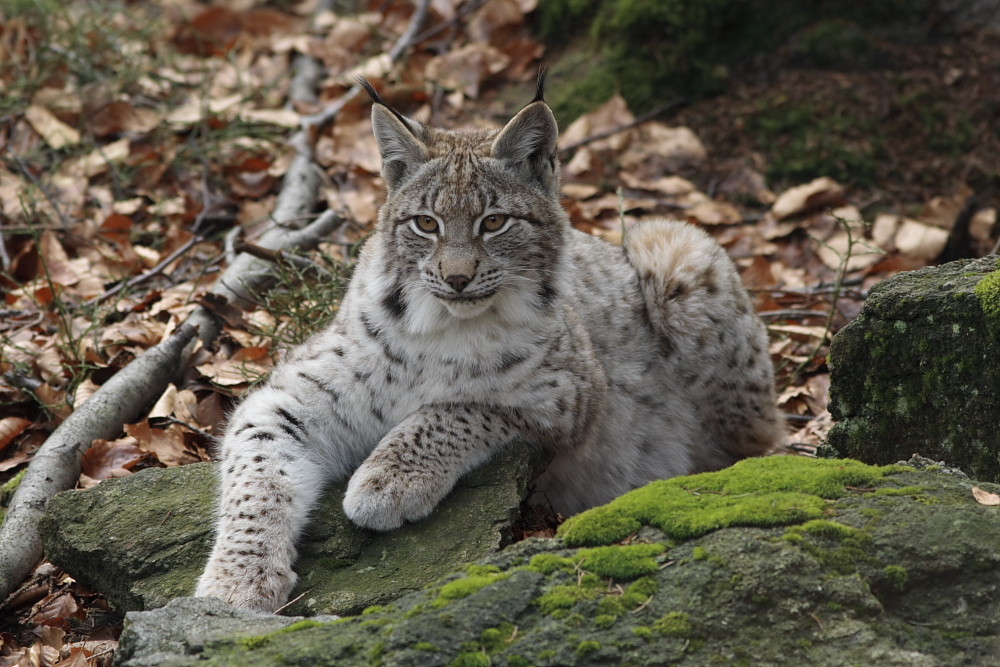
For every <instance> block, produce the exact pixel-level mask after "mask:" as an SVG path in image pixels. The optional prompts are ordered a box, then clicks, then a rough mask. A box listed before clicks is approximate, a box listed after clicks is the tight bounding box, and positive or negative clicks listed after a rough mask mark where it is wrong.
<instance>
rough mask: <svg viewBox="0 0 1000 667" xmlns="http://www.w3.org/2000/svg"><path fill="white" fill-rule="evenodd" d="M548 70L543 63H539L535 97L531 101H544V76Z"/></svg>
mask: <svg viewBox="0 0 1000 667" xmlns="http://www.w3.org/2000/svg"><path fill="white" fill-rule="evenodd" d="M548 73H549V70H548V68H547V67H546V66H545V65H540V66H539V68H538V79H537V81H535V99H533V100H531V102H544V101H545V77H546V76H547V75H548Z"/></svg>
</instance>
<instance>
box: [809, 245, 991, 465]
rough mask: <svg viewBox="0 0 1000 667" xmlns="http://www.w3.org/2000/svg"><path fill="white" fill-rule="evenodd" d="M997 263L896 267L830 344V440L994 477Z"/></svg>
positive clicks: (859, 454)
mask: <svg viewBox="0 0 1000 667" xmlns="http://www.w3.org/2000/svg"><path fill="white" fill-rule="evenodd" d="M998 268H1000V263H998V260H997V258H996V257H987V258H983V259H978V260H970V261H966V260H963V261H958V262H952V263H949V264H945V265H943V266H938V267H931V268H926V269H921V270H919V271H911V272H908V273H901V274H899V275H897V276H894V277H893V278H890V279H888V280H886V281H883V282H881V283H879V284H878V285H876V286H875V287H873V288H872V290H871V294H870V295H869V297H868V300H867V302H866V303H865V307H864V309H863V310H862V311H861V314H860V315H859V316H858V317H857V318H856V319H855V320H854V321H853V322H851V323H850V324H848V325H847V326H846V327H844V328H843V329H841V331H840V332H839V333H838V334H837V335H836V336H835V337H834V340H833V345H832V346H831V349H830V369H831V386H830V413H831V414H832V415H833V418H834V419H835V420H837V421H838V423H837V424H836V426H835V427H834V428H833V430H832V431H831V432H830V437H829V444H830V445H831V446H832V447H834V448H835V449H836V451H837V452H838V453H839V454H840V455H841V456H848V457H851V458H856V459H859V460H862V461H866V462H869V463H891V462H894V461H900V460H905V459H908V458H910V456H911V455H912V454H913V453H919V454H921V455H923V456H925V457H928V458H933V459H935V460H942V459H943V460H945V461H947V462H948V463H949V464H951V465H955V466H958V467H959V468H961V469H962V470H964V471H965V472H966V473H968V474H970V475H972V476H973V477H976V478H978V479H986V480H990V481H1000V429H998V428H997V421H996V415H997V410H998V408H1000V271H997V269H998Z"/></svg>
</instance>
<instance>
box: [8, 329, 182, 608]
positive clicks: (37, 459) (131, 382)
mask: <svg viewBox="0 0 1000 667" xmlns="http://www.w3.org/2000/svg"><path fill="white" fill-rule="evenodd" d="M194 336H195V330H194V328H193V327H191V326H181V327H180V328H178V329H177V330H176V331H175V332H174V333H173V334H172V335H171V336H170V337H169V338H167V339H166V340H164V341H162V342H161V343H159V344H158V345H155V346H153V347H151V348H149V349H148V350H146V352H145V353H143V354H142V355H140V356H139V357H137V358H136V359H135V360H134V361H133V362H132V363H130V364H129V365H128V366H126V367H125V368H123V369H121V370H120V371H118V372H117V373H115V374H114V375H113V376H112V377H111V379H110V380H108V381H107V382H105V383H104V384H103V385H102V386H101V388H100V389H99V390H97V391H96V392H94V395H93V396H91V397H90V399H88V400H87V402H86V403H84V404H83V405H82V406H81V407H80V408H79V409H77V410H75V411H74V412H73V413H72V414H70V416H69V417H67V418H66V421H64V422H63V423H62V424H60V425H59V428H57V429H56V430H55V431H54V432H53V433H52V435H50V436H49V438H48V440H46V441H45V444H43V445H42V446H41V447H40V448H39V449H38V451H37V452H35V454H34V456H33V457H32V459H31V464H30V465H29V466H28V470H27V472H26V473H25V475H24V479H22V480H21V484H20V486H18V487H17V491H16V492H15V493H14V497H13V499H12V500H11V503H10V507H9V508H8V509H7V515H6V517H5V519H4V523H3V527H2V529H0V597H3V598H6V597H7V596H8V595H9V594H10V593H12V592H13V591H14V590H15V588H17V586H18V585H20V583H21V582H22V581H23V580H24V578H25V577H26V576H28V574H29V573H30V572H31V569H32V568H33V567H34V566H35V564H36V563H37V562H38V561H39V560H40V559H41V557H42V538H41V536H40V535H39V534H38V523H39V521H41V518H42V516H43V515H44V514H45V508H46V507H47V506H48V504H49V499H51V498H52V496H54V495H55V494H56V493H57V492H58V491H63V490H65V489H70V488H72V487H73V486H74V485H75V484H76V481H77V479H78V478H79V477H80V469H81V462H82V460H83V453H84V452H85V451H86V450H87V449H88V448H89V447H90V445H91V443H92V442H93V441H94V440H95V439H97V438H106V439H110V438H114V437H116V436H117V435H118V434H119V433H120V432H121V430H122V424H126V423H128V422H130V421H132V420H134V419H135V418H136V417H137V416H138V415H139V414H141V412H142V411H143V410H144V409H146V408H147V407H149V397H150V396H152V397H154V398H155V397H156V396H159V395H160V394H162V393H163V388H164V387H165V386H166V383H167V381H168V380H169V379H170V378H172V377H173V376H174V374H176V373H177V370H178V369H179V368H181V365H180V360H181V358H182V356H183V353H184V349H185V348H186V347H187V346H188V344H189V343H190V342H191V341H192V340H193V339H194Z"/></svg>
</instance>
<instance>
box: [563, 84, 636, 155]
mask: <svg viewBox="0 0 1000 667" xmlns="http://www.w3.org/2000/svg"><path fill="white" fill-rule="evenodd" d="M634 120H635V116H633V115H632V112H631V111H629V108H628V104H627V103H626V102H625V98H624V97H622V96H621V95H615V96H613V97H612V98H611V99H609V100H608V101H607V102H605V103H604V104H602V105H601V106H599V107H597V108H596V109H594V110H593V111H591V112H590V113H588V114H584V115H583V116H580V117H579V118H577V119H576V120H575V121H573V122H572V123H570V125H569V127H567V128H566V129H565V130H564V131H563V133H562V134H561V135H559V144H560V145H562V146H568V145H570V144H575V143H577V142H580V141H583V140H584V139H587V138H589V137H591V136H593V135H595V134H598V133H599V132H605V131H608V130H612V129H615V128H619V127H622V126H625V125H628V124H630V123H632V121H634ZM629 138H630V134H629V132H628V131H626V132H620V133H618V134H614V135H612V136H610V137H608V138H606V139H600V140H598V141H595V142H593V143H591V144H589V148H590V150H594V151H599V150H606V149H608V148H610V149H611V150H615V151H618V150H622V149H623V148H625V146H626V145H628V140H629Z"/></svg>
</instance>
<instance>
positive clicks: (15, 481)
mask: <svg viewBox="0 0 1000 667" xmlns="http://www.w3.org/2000/svg"><path fill="white" fill-rule="evenodd" d="M27 472H28V469H27V468H25V469H24V470H22V471H21V472H19V473H17V474H16V475H14V476H13V477H11V478H10V479H8V480H7V481H6V482H4V483H3V486H0V507H7V505H8V504H10V499H11V498H13V497H14V492H15V491H17V487H19V486H20V485H21V480H22V479H24V475H25V473H27Z"/></svg>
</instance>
